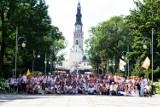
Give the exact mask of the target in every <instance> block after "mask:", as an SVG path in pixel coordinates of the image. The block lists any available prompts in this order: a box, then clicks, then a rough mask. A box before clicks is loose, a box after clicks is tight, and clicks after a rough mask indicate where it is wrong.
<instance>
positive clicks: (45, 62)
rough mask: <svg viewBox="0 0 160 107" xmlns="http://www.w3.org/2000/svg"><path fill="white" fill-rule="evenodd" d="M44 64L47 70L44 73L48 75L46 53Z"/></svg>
mask: <svg viewBox="0 0 160 107" xmlns="http://www.w3.org/2000/svg"><path fill="white" fill-rule="evenodd" d="M44 64H45V70H44V72H45V74H46V68H47V58H46V53H45V60H44Z"/></svg>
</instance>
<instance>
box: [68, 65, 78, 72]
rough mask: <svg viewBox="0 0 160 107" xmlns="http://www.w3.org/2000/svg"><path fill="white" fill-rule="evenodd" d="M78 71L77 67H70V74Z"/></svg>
mask: <svg viewBox="0 0 160 107" xmlns="http://www.w3.org/2000/svg"><path fill="white" fill-rule="evenodd" d="M75 69H76V67H75V65H74V64H73V65H72V66H71V67H70V70H69V71H70V73H72V72H73V71H74V70H75Z"/></svg>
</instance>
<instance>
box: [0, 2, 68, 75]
mask: <svg viewBox="0 0 160 107" xmlns="http://www.w3.org/2000/svg"><path fill="white" fill-rule="evenodd" d="M0 16H1V17H0V29H1V30H0V46H1V50H0V74H1V75H2V74H3V75H7V74H9V73H7V72H11V69H14V60H15V44H16V43H15V39H16V28H18V37H22V36H24V37H25V38H26V40H27V43H26V44H27V45H26V47H25V48H22V47H21V46H19V49H18V68H19V70H20V71H26V69H28V68H29V69H31V68H32V62H33V61H35V57H34V55H33V51H34V52H35V53H34V54H41V58H40V60H39V62H41V65H39V70H41V71H43V70H44V67H43V66H42V65H44V54H45V53H46V54H48V56H52V57H51V58H50V60H52V61H55V60H56V57H57V55H56V54H57V53H58V52H59V51H60V50H61V49H64V48H65V44H64V41H65V38H64V36H63V35H62V32H60V31H59V29H58V27H56V26H54V25H51V19H50V17H49V15H48V6H47V5H46V3H45V1H44V0H1V1H0ZM22 42H23V40H21V39H19V41H18V45H20V44H21V43H22ZM50 47H52V49H51V48H50ZM62 57H63V55H62Z"/></svg>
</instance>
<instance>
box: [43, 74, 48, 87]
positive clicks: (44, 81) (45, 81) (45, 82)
mask: <svg viewBox="0 0 160 107" xmlns="http://www.w3.org/2000/svg"><path fill="white" fill-rule="evenodd" d="M46 86H47V76H46V74H44V76H42V90H45V88H46Z"/></svg>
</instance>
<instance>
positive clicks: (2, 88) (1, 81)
mask: <svg viewBox="0 0 160 107" xmlns="http://www.w3.org/2000/svg"><path fill="white" fill-rule="evenodd" d="M4 92H5V79H4V78H2V79H0V93H4Z"/></svg>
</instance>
